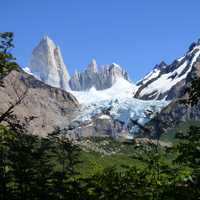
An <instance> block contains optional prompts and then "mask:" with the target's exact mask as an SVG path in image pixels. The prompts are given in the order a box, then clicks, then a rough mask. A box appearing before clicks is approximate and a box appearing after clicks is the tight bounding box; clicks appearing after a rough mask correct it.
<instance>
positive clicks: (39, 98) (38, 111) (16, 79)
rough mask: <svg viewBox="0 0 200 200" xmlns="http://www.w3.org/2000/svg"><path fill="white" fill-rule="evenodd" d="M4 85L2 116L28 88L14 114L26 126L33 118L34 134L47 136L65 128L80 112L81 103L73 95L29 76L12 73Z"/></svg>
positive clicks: (30, 128) (0, 92)
mask: <svg viewBox="0 0 200 200" xmlns="http://www.w3.org/2000/svg"><path fill="white" fill-rule="evenodd" d="M3 82H4V85H5V87H0V97H1V98H0V113H3V112H5V110H6V109H7V108H8V107H9V106H10V105H11V104H12V103H15V102H16V100H17V98H18V95H21V94H22V93H23V91H24V90H26V88H27V91H28V92H27V95H26V96H25V98H24V100H23V101H22V103H21V104H19V105H18V106H16V107H15V109H14V114H16V116H17V119H19V120H20V121H21V122H25V123H26V119H27V118H30V117H33V120H32V121H30V124H28V126H27V128H28V131H29V132H30V133H31V134H37V135H46V134H47V133H50V132H51V131H53V130H54V128H55V127H57V126H58V127H60V128H64V127H66V126H68V125H69V124H70V122H71V121H72V120H73V119H74V117H75V116H76V114H77V112H78V110H79V103H78V101H77V100H76V98H75V97H74V96H73V95H72V94H70V93H68V92H65V91H64V90H61V89H58V88H54V87H51V86H48V85H46V84H44V83H42V82H41V81H39V80H37V79H36V78H34V77H33V76H31V75H29V74H27V73H24V72H17V71H12V72H11V73H10V74H9V75H8V76H6V77H5V78H4V80H3Z"/></svg>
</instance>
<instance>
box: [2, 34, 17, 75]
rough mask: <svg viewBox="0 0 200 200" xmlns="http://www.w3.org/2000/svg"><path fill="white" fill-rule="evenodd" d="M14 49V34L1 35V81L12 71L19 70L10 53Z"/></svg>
mask: <svg viewBox="0 0 200 200" xmlns="http://www.w3.org/2000/svg"><path fill="white" fill-rule="evenodd" d="M13 47H14V45H13V33H11V32H4V33H0V79H2V78H3V77H4V76H5V75H7V74H8V73H9V72H10V71H11V70H13V69H18V68H19V66H18V64H17V63H16V62H15V58H14V57H13V55H12V54H11V52H10V50H11V49H12V48H13Z"/></svg>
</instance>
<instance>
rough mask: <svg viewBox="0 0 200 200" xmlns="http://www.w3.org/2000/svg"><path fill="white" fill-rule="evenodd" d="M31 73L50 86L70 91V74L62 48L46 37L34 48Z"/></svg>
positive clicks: (29, 66) (29, 67)
mask: <svg viewBox="0 0 200 200" xmlns="http://www.w3.org/2000/svg"><path fill="white" fill-rule="evenodd" d="M28 69H29V72H30V73H32V74H33V75H34V76H36V77H37V78H38V79H40V80H42V81H43V82H45V83H46V84H48V85H51V86H54V87H58V88H62V89H64V90H69V89H70V87H69V83H68V82H69V79H70V76H69V73H68V71H67V68H66V65H65V64H64V61H63V58H62V55H61V51H60V48H59V47H58V46H57V45H56V44H55V43H54V42H53V40H52V39H50V38H49V37H48V36H44V37H43V38H42V39H41V41H40V42H39V44H38V45H37V46H36V47H35V48H34V50H33V52H32V56H31V60H30V63H29V65H28Z"/></svg>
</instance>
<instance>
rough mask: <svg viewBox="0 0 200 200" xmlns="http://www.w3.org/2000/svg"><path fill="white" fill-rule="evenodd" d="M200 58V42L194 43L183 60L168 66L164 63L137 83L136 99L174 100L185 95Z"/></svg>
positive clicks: (180, 59)
mask: <svg viewBox="0 0 200 200" xmlns="http://www.w3.org/2000/svg"><path fill="white" fill-rule="evenodd" d="M199 57H200V41H198V42H197V43H193V44H192V46H191V47H190V48H189V51H188V52H187V53H186V54H185V55H184V56H183V57H181V58H179V59H177V60H175V61H174V62H173V63H172V64H170V65H167V64H165V63H164V62H162V63H160V64H159V65H156V66H155V67H154V69H153V70H152V71H151V72H150V73H149V74H148V75H146V76H145V77H144V78H143V79H142V80H141V81H139V82H138V83H137V86H138V90H137V92H136V95H135V97H136V98H141V99H170V100H171V99H174V98H178V97H181V96H182V95H183V94H184V89H185V86H186V82H187V80H186V79H188V77H189V76H190V74H191V72H192V69H193V68H194V67H195V65H196V63H197V61H198V58H199Z"/></svg>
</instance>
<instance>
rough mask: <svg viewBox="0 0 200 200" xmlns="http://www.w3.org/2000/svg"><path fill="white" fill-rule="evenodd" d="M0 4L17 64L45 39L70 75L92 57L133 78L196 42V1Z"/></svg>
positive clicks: (199, 27) (199, 34)
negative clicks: (53, 44) (52, 43)
mask: <svg viewBox="0 0 200 200" xmlns="http://www.w3.org/2000/svg"><path fill="white" fill-rule="evenodd" d="M0 6H1V12H0V18H1V30H0V31H12V32H14V33H15V46H16V48H15V50H14V54H15V56H16V58H17V60H18V62H19V63H20V64H21V65H22V66H25V65H26V64H27V63H28V61H29V59H30V55H31V51H32V49H33V48H34V47H35V45H37V43H38V42H39V40H40V39H41V38H42V37H43V36H44V35H49V36H50V37H51V38H52V39H53V40H54V41H55V42H56V43H57V44H58V45H59V46H60V48H61V51H62V54H63V57H64V60H65V63H66V65H67V66H68V69H69V71H70V73H73V72H74V70H75V69H80V70H81V69H83V68H84V67H85V66H87V64H88V63H89V62H90V60H91V59H92V58H96V60H97V63H98V64H108V63H112V62H116V63H118V64H120V65H121V66H123V67H124V68H125V69H126V70H127V71H128V72H129V74H130V77H131V79H133V80H138V79H140V78H142V77H143V76H144V75H145V74H146V73H147V72H149V71H150V70H151V69H152V68H153V67H154V65H155V64H157V63H159V62H160V61H161V60H164V61H166V62H168V63H170V62H172V61H173V59H175V58H177V57H180V56H181V55H183V54H184V53H185V51H186V50H187V48H188V46H189V45H190V43H191V42H193V41H195V40H197V39H198V38H200V12H199V8H200V1H199V0H190V1H188V0H167V1H164V0H163V1H161V0H56V1H55V0H13V1H3V0H1V3H0Z"/></svg>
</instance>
